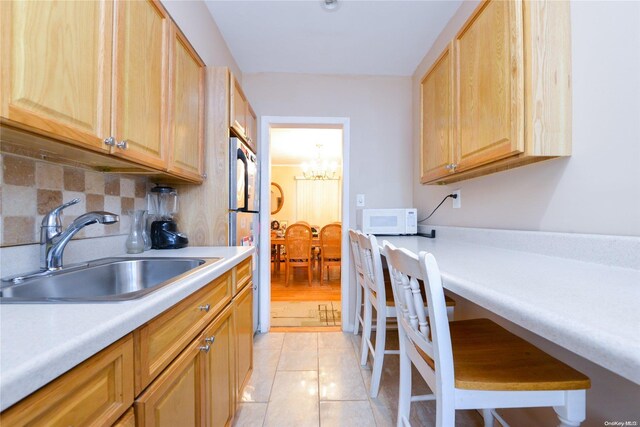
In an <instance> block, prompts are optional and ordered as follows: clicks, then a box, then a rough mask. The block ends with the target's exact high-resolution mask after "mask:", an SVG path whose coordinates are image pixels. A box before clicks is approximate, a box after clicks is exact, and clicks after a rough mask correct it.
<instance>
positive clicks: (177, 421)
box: [135, 338, 205, 427]
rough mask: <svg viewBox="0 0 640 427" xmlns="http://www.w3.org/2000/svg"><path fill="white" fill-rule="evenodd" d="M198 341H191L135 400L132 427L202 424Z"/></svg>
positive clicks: (202, 391) (202, 383) (201, 391)
mask: <svg viewBox="0 0 640 427" xmlns="http://www.w3.org/2000/svg"><path fill="white" fill-rule="evenodd" d="M201 346H202V345H201V340H200V339H199V338H198V339H196V340H194V341H193V342H192V343H191V344H190V345H189V346H188V347H187V348H186V349H185V350H184V351H183V352H182V353H181V354H180V356H178V357H177V358H176V359H175V360H174V361H173V363H171V365H169V366H168V367H167V369H166V370H165V371H164V372H163V373H162V375H160V376H159V377H158V378H157V379H156V380H155V381H154V382H153V383H151V385H150V386H149V387H148V388H147V389H146V390H145V391H144V393H142V395H140V397H138V399H136V402H135V412H136V424H137V425H138V426H144V427H174V426H181V427H189V426H202V425H204V405H205V401H204V381H203V380H204V376H203V370H202V362H203V361H202V357H203V355H204V354H205V352H204V350H203V349H201V348H200V347H201Z"/></svg>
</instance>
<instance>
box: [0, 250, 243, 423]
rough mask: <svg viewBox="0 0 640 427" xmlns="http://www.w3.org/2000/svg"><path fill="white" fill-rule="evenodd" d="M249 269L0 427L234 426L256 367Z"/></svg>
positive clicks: (21, 405)
mask: <svg viewBox="0 0 640 427" xmlns="http://www.w3.org/2000/svg"><path fill="white" fill-rule="evenodd" d="M250 265H251V264H250V261H244V262H242V263H241V264H240V265H238V266H236V267H234V268H233V269H231V270H230V271H228V272H226V273H224V274H222V275H221V276H220V277H218V278H217V279H215V280H213V281H212V282H211V283H209V284H208V285H206V286H205V287H203V288H202V289H200V290H199V291H196V292H195V293H193V294H192V295H191V296H189V297H187V298H185V299H184V300H182V301H181V302H179V303H178V304H176V305H174V306H173V307H171V308H169V309H168V310H166V311H165V312H163V313H161V314H159V315H158V316H156V317H155V318H154V319H151V320H150V321H149V322H147V323H146V324H144V325H142V326H140V327H139V328H137V329H136V330H135V331H133V332H132V333H131V334H129V335H127V336H126V337H125V338H122V339H121V340H120V341H118V342H116V343H114V344H112V345H111V346H109V347H108V348H106V349H105V350H103V351H101V352H100V353H98V354H96V355H94V356H93V357H91V358H90V359H88V360H87V361H85V362H83V363H82V364H80V365H78V366H77V367H76V368H73V369H72V370H71V371H69V372H68V373H66V374H64V375H62V376H61V377H59V378H58V379H56V380H54V381H53V382H51V383H50V384H48V385H46V386H45V387H43V388H42V389H40V390H38V391H36V392H35V393H33V394H32V395H30V396H28V397H27V398H25V399H23V400H22V401H20V402H18V403H16V404H15V405H13V406H12V407H10V408H9V409H7V410H5V411H4V412H2V413H1V414H0V425H1V426H2V427H5V426H6V427H9V426H24V425H29V426H38V425H43V426H44V425H46V426H80V425H82V426H84V425H91V426H93V425H95V426H104V425H109V426H117V427H133V426H138V427H141V426H145V427H147V426H148V427H160V426H167V427H174V426H180V427H188V426H207V427H225V426H229V425H231V423H232V421H233V416H234V414H235V407H236V404H237V403H238V402H239V401H240V395H241V393H242V388H243V387H244V386H245V385H246V383H247V381H248V379H249V377H250V375H251V372H252V369H253V285H252V282H251V281H250V280H246V278H247V277H250V268H249V269H247V266H250ZM234 294H235V295H234ZM134 378H135V384H134ZM136 396H137V397H136Z"/></svg>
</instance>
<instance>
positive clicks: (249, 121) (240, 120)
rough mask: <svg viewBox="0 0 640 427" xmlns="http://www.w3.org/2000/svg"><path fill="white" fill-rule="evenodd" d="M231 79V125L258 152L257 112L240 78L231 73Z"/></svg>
mask: <svg viewBox="0 0 640 427" xmlns="http://www.w3.org/2000/svg"><path fill="white" fill-rule="evenodd" d="M229 79H230V80H229V91H230V94H229V127H230V128H231V130H232V131H233V132H234V133H235V134H236V135H237V136H238V137H240V138H242V139H243V140H244V141H245V142H246V143H247V145H249V147H251V149H252V150H253V151H254V152H256V153H257V152H258V151H257V148H258V146H257V137H256V130H257V129H256V128H257V118H256V113H254V111H253V108H251V105H250V104H249V101H247V97H246V96H245V95H244V92H243V91H242V87H241V86H240V83H239V82H238V80H236V78H235V77H234V76H233V74H231V73H229Z"/></svg>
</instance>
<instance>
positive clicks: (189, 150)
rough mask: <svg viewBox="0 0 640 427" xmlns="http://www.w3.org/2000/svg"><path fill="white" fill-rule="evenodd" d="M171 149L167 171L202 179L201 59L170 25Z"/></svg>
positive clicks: (202, 85)
mask: <svg viewBox="0 0 640 427" xmlns="http://www.w3.org/2000/svg"><path fill="white" fill-rule="evenodd" d="M171 69H172V78H171V80H172V81H171V138H170V139H171V143H170V147H171V153H170V155H169V172H173V173H176V174H178V175H181V176H184V177H185V178H190V179H193V180H195V181H200V182H201V181H202V172H203V170H202V165H203V159H204V156H203V150H204V63H203V62H202V60H201V59H200V58H199V57H198V55H197V54H196V52H195V51H194V50H193V48H192V47H191V46H190V45H189V42H188V41H187V39H186V38H185V37H184V35H183V34H182V33H181V32H180V31H179V30H177V29H176V28H175V27H174V28H173V29H172V67H171Z"/></svg>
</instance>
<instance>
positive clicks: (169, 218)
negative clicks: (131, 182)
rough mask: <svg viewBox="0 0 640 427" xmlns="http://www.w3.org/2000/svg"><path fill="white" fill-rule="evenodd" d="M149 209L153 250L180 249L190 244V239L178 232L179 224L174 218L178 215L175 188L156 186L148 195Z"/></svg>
mask: <svg viewBox="0 0 640 427" xmlns="http://www.w3.org/2000/svg"><path fill="white" fill-rule="evenodd" d="M147 209H148V211H149V221H151V233H150V234H151V248H152V249H180V248H184V247H185V246H187V245H188V244H189V239H187V236H185V235H184V234H183V233H180V232H179V231H178V224H176V221H175V220H174V218H173V217H174V215H175V214H176V213H178V192H177V191H176V189H175V188H172V187H167V186H165V185H156V186H155V187H154V188H152V189H151V191H150V192H149V194H147Z"/></svg>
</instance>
